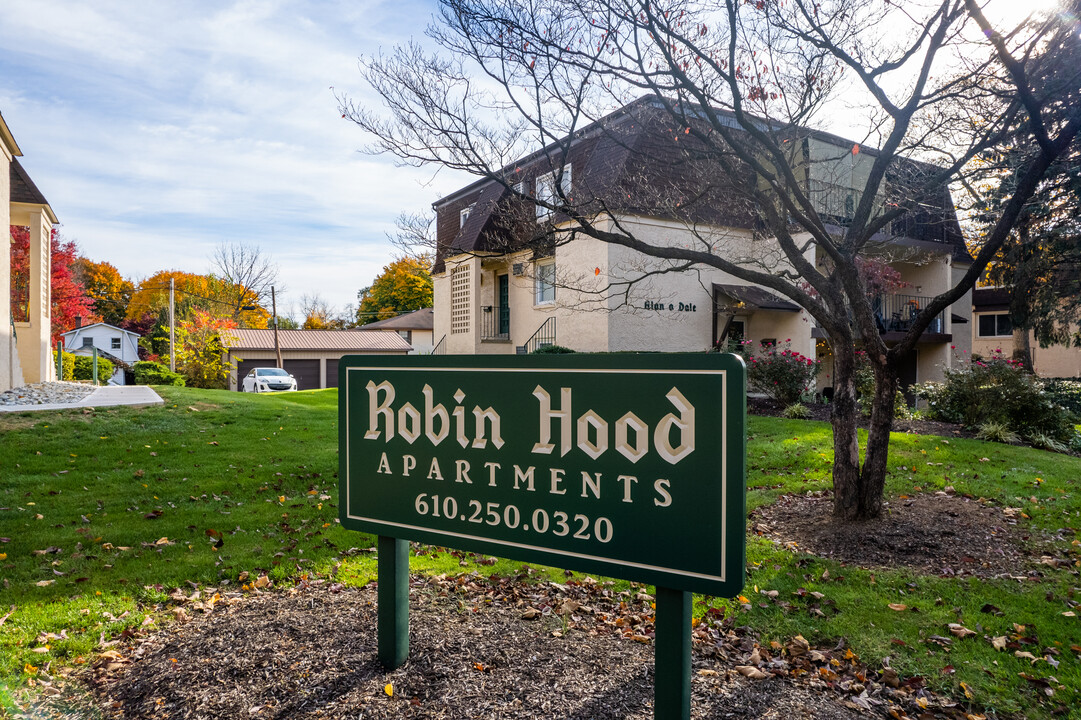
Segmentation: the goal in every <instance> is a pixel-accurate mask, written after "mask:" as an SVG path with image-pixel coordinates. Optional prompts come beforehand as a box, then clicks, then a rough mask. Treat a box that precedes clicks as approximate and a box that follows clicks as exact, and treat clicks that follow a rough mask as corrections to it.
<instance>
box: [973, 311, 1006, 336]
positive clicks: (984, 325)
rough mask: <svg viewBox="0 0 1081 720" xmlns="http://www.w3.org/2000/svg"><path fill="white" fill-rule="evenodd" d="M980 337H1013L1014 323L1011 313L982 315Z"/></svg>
mask: <svg viewBox="0 0 1081 720" xmlns="http://www.w3.org/2000/svg"><path fill="white" fill-rule="evenodd" d="M979 334H980V337H1005V336H1007V335H1013V323H1011V322H1010V315H1009V313H999V314H995V315H990V314H984V315H980V331H979Z"/></svg>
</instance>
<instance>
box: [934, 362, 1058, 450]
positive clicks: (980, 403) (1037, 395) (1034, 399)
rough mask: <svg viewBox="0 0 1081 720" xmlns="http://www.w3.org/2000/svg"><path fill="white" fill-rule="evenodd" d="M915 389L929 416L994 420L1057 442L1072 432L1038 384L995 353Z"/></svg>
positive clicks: (973, 424)
mask: <svg viewBox="0 0 1081 720" xmlns="http://www.w3.org/2000/svg"><path fill="white" fill-rule="evenodd" d="M918 392H919V394H920V397H922V398H924V399H925V400H926V401H927V410H928V413H929V415H930V417H931V418H933V419H935V420H944V421H946V422H952V423H958V424H961V425H967V426H969V427H978V426H981V425H984V424H985V423H997V424H1000V425H1004V426H1005V427H1007V428H1008V429H1009V430H1011V431H1013V432H1014V433H1019V434H1021V435H1022V436H1024V437H1026V438H1032V437H1034V436H1036V435H1044V436H1046V437H1048V438H1050V439H1052V440H1055V441H1057V442H1069V440H1070V438H1071V437H1072V436H1073V434H1074V429H1073V426H1072V425H1071V424H1070V417H1069V413H1067V412H1066V411H1065V410H1064V409H1063V408H1062V407H1061V406H1060V405H1058V404H1057V403H1056V402H1055V401H1054V397H1053V396H1052V395H1051V394H1049V393H1045V392H1044V391H1043V385H1042V383H1041V382H1040V381H1039V380H1038V379H1037V378H1036V377H1034V376H1033V375H1030V374H1028V373H1026V372H1025V371H1024V369H1023V368H1022V367H1021V364H1020V363H1019V362H1017V361H1015V360H1010V359H1008V358H1006V357H1005V356H1003V355H1002V354H1001V353H996V354H995V355H993V356H992V357H991V358H988V359H986V360H984V359H981V360H973V361H972V363H970V364H969V365H967V366H965V367H961V368H956V369H950V370H946V381H945V382H944V383H925V384H923V385H921V386H919V388H918Z"/></svg>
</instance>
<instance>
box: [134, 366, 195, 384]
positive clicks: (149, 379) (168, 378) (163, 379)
mask: <svg viewBox="0 0 1081 720" xmlns="http://www.w3.org/2000/svg"><path fill="white" fill-rule="evenodd" d="M135 383H136V384H137V385H176V386H178V387H183V386H184V377H183V376H182V375H180V374H179V373H175V372H170V371H169V368H167V367H165V366H164V365H162V364H161V363H156V362H149V361H146V360H144V361H141V362H137V363H135Z"/></svg>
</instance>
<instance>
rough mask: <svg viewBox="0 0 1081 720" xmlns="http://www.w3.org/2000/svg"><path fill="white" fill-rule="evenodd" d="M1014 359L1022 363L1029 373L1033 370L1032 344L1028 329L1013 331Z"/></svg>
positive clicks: (1015, 329)
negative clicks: (1029, 339)
mask: <svg viewBox="0 0 1081 720" xmlns="http://www.w3.org/2000/svg"><path fill="white" fill-rule="evenodd" d="M1013 359H1014V360H1019V361H1020V362H1021V367H1023V368H1024V369H1025V370H1026V371H1028V372H1033V370H1032V344H1031V343H1029V341H1028V328H1017V327H1015V328H1014V329H1013Z"/></svg>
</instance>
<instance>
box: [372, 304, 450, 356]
mask: <svg viewBox="0 0 1081 720" xmlns="http://www.w3.org/2000/svg"><path fill="white" fill-rule="evenodd" d="M361 327H362V329H364V330H381V331H383V332H393V333H397V334H398V336H399V337H401V338H402V340H405V341H406V342H407V343H409V344H410V345H411V346H412V348H413V349H412V350H411V351H410V352H409V354H410V355H431V354H432V351H433V350H434V349H435V342H434V341H433V339H432V332H433V328H434V327H435V315H434V313H433V312H432V309H431V308H421V309H420V310H414V311H413V312H409V313H404V314H402V315H399V316H397V317H392V318H388V319H386V320H379V321H378V322H373V323H368V324H367V325H362V326H361Z"/></svg>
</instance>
